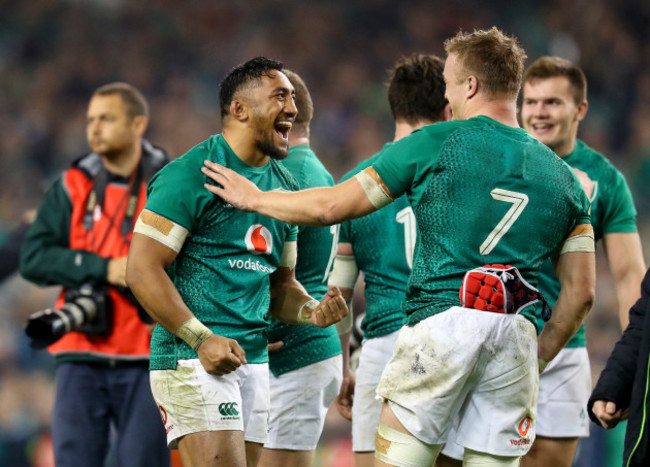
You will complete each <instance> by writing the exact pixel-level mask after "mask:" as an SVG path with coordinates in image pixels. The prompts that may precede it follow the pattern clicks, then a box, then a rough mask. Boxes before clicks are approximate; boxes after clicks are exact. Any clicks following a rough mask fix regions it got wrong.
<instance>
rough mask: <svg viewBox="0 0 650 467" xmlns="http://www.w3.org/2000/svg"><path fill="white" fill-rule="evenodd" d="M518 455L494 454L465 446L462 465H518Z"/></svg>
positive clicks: (508, 466) (501, 466)
mask: <svg viewBox="0 0 650 467" xmlns="http://www.w3.org/2000/svg"><path fill="white" fill-rule="evenodd" d="M519 459H520V458H519V457H506V456H495V455H492V454H488V453H485V452H478V451H473V450H471V449H467V448H465V455H464V456H463V466H466V467H518V466H519Z"/></svg>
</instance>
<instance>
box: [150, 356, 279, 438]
mask: <svg viewBox="0 0 650 467" xmlns="http://www.w3.org/2000/svg"><path fill="white" fill-rule="evenodd" d="M149 379H150V382H151V392H152V393H153V397H154V399H155V401H156V404H158V409H159V410H160V415H161V416H162V419H163V423H164V424H165V430H166V432H167V445H168V446H169V448H170V449H177V445H178V440H179V438H181V437H182V436H185V435H188V434H191V433H198V432H201V431H224V430H235V431H243V432H244V439H245V440H246V441H250V442H253V443H265V442H266V441H267V439H268V418H269V366H268V364H267V363H259V364H254V363H249V364H246V365H242V366H240V367H239V368H237V369H236V370H235V371H233V372H232V373H228V374H227V375H223V376H215V375H211V374H209V373H207V372H206V371H205V369H204V368H203V365H201V362H200V361H199V359H192V360H179V361H178V364H177V366H176V369H175V370H152V371H151V372H150V378H149Z"/></svg>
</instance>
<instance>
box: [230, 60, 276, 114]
mask: <svg viewBox="0 0 650 467" xmlns="http://www.w3.org/2000/svg"><path fill="white" fill-rule="evenodd" d="M283 66H284V65H283V64H282V62H278V61H277V60H271V59H270V58H265V57H255V58H252V59H250V60H249V61H247V62H246V63H244V64H242V65H238V66H236V67H235V68H233V69H232V70H231V71H230V73H228V75H227V76H226V77H225V78H224V79H223V80H222V81H221V83H220V84H219V107H220V108H221V118H223V117H225V116H226V115H228V114H229V113H230V103H231V102H232V99H233V96H234V95H235V93H236V92H237V91H239V90H240V89H241V88H242V87H244V86H246V85H247V84H249V83H250V82H251V81H254V80H259V79H260V78H261V77H262V76H268V77H272V76H273V71H282V67H283Z"/></svg>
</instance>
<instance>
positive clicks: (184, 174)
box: [145, 135, 297, 370]
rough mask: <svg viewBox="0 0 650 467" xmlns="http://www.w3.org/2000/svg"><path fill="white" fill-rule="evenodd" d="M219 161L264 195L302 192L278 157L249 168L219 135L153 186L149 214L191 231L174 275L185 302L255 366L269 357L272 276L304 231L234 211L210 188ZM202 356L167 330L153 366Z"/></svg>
mask: <svg viewBox="0 0 650 467" xmlns="http://www.w3.org/2000/svg"><path fill="white" fill-rule="evenodd" d="M206 159H208V160H211V161H213V162H216V163H218V164H221V165H223V166H225V167H229V168H230V169H232V170H235V171H236V172H238V173H240V174H242V175H243V176H245V177H246V178H248V179H249V180H251V181H253V182H254V183H255V184H256V185H257V186H258V187H259V188H260V189H261V190H264V191H268V190H277V189H282V190H295V189H297V185H296V183H295V181H294V179H293V177H291V175H290V174H289V173H288V172H287V171H286V169H285V168H284V167H282V165H281V164H280V163H279V162H277V161H275V160H273V159H270V160H269V162H268V163H267V164H266V165H264V166H263V167H252V166H249V165H247V164H245V163H244V162H242V161H241V160H240V159H239V158H238V157H237V156H236V155H235V154H234V153H233V152H232V150H231V149H230V147H229V146H228V144H227V143H226V141H225V140H224V139H223V137H222V136H221V135H214V136H212V137H210V138H209V139H208V140H206V141H204V142H203V143H201V144H199V145H198V146H195V147H194V148H193V149H191V150H190V151H189V152H188V153H187V154H185V155H184V156H182V157H180V158H179V159H176V160H175V161H173V162H172V163H170V164H169V165H168V166H167V167H165V169H164V170H161V171H160V172H159V173H158V174H157V176H156V177H154V178H153V179H152V181H151V183H150V184H149V190H148V198H147V205H146V207H145V209H147V210H149V211H152V212H154V213H156V214H158V215H160V216H163V217H165V218H167V219H169V220H171V221H173V222H175V223H177V224H179V225H181V226H183V227H184V228H186V229H187V230H189V231H190V233H191V237H189V238H188V239H187V240H186V241H185V244H184V245H183V248H182V249H181V251H180V253H179V254H178V256H177V257H176V260H175V261H174V263H172V264H171V265H170V267H169V268H168V270H167V273H168V274H169V277H170V278H171V279H172V281H173V282H174V285H175V286H176V288H177V289H178V291H179V293H180V295H181V297H182V298H183V301H184V302H185V304H186V305H187V306H188V307H189V309H190V310H192V312H193V313H194V315H195V316H196V317H197V318H198V319H199V320H200V321H201V322H202V323H203V324H205V325H206V326H207V327H209V328H210V329H211V330H212V331H213V332H214V333H215V334H218V335H221V336H226V337H229V338H231V339H235V340H236V341H237V342H238V343H239V345H241V347H242V348H243V349H244V351H245V352H246V360H247V361H248V363H264V362H266V361H267V359H268V355H267V350H266V347H267V339H266V334H265V331H266V328H267V326H268V321H267V319H266V317H265V316H266V313H267V312H268V309H269V304H270V294H269V275H270V274H271V273H273V272H274V271H275V270H276V269H277V267H278V265H279V263H280V258H281V255H282V251H283V248H284V244H285V242H292V241H295V240H296V233H297V228H296V227H295V226H291V225H289V224H285V223H283V222H279V221H276V220H273V219H271V218H268V217H264V216H262V215H259V214H256V213H248V212H243V211H240V210H238V209H233V207H232V206H230V205H229V204H226V203H224V202H223V201H222V200H221V199H220V198H218V197H216V196H214V195H213V194H212V193H210V192H209V191H208V190H206V189H205V188H204V187H203V184H204V183H211V181H210V179H208V178H207V177H206V176H205V175H203V173H202V172H201V167H202V166H203V161H204V160H206ZM192 358H197V355H196V352H195V351H194V350H193V349H192V348H191V347H190V346H189V345H187V344H186V343H185V342H183V341H182V340H181V339H179V338H177V337H176V336H174V335H173V334H171V333H170V332H169V331H167V330H166V329H164V328H163V327H162V326H156V329H155V330H154V334H153V337H152V341H151V360H150V361H151V363H150V368H151V369H154V370H165V369H174V368H176V362H177V361H178V360H180V359H192Z"/></svg>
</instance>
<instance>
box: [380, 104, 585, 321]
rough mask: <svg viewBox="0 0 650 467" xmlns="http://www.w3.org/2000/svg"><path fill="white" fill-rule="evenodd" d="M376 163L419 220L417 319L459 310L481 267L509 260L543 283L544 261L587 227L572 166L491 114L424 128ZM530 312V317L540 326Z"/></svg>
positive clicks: (411, 312) (413, 296)
mask: <svg viewBox="0 0 650 467" xmlns="http://www.w3.org/2000/svg"><path fill="white" fill-rule="evenodd" d="M373 167H374V169H375V170H376V171H377V173H378V174H379V177H380V178H381V180H382V181H383V183H384V184H385V185H386V187H387V188H388V190H390V192H391V194H392V196H393V198H395V199H396V198H398V197H399V196H401V195H402V194H404V193H406V194H407V196H408V199H409V201H410V203H411V206H412V208H413V212H414V214H415V218H416V221H417V228H418V236H417V237H418V240H417V244H416V247H415V253H414V259H413V271H412V273H411V276H410V278H409V284H408V288H407V294H406V302H405V311H406V314H407V315H408V323H409V324H411V325H413V324H415V323H417V322H419V321H420V320H422V319H424V318H427V317H429V316H431V315H434V314H436V313H439V312H442V311H444V310H446V309H448V308H450V307H452V306H457V305H458V304H459V300H458V290H459V287H460V285H461V281H462V278H463V275H464V274H465V272H467V271H468V270H469V269H473V268H475V267H477V266H482V265H485V264H495V263H501V264H511V265H513V266H516V267H517V268H518V269H519V270H520V272H521V273H522V275H523V276H524V278H525V279H526V280H527V281H529V282H531V283H532V284H533V285H536V283H537V278H538V275H539V269H540V267H541V266H542V264H543V262H544V260H546V259H547V258H549V257H550V256H551V255H552V254H553V253H554V252H555V253H557V252H559V248H560V247H561V245H562V243H563V241H564V240H565V239H566V238H567V236H568V235H569V233H570V232H571V231H572V230H573V229H574V227H575V226H576V225H580V224H588V223H589V213H588V210H589V201H588V199H587V197H586V195H585V193H584V191H583V190H582V186H581V185H580V182H579V181H578V179H577V177H576V176H575V174H574V173H573V171H572V170H571V168H570V167H569V166H568V165H567V164H566V163H564V162H563V161H562V160H561V159H560V158H559V157H558V156H556V155H555V154H554V153H553V152H552V151H551V150H550V149H548V148H547V147H546V146H544V145H543V144H541V143H539V142H538V141H537V140H536V139H534V138H533V137H532V136H530V135H528V133H526V132H525V131H524V130H523V129H520V128H513V127H509V126H507V125H503V124H501V123H499V122H497V121H495V120H493V119H491V118H488V117H485V116H479V117H474V118H471V119H469V120H462V121H451V122H444V123H436V124H433V125H429V126H426V127H423V128H422V129H420V130H417V131H415V132H413V133H412V134H411V135H409V136H408V137H406V138H403V139H402V140H400V141H398V142H396V143H394V144H393V145H391V146H390V147H388V148H386V149H385V150H384V151H383V152H382V153H381V156H380V157H379V158H378V160H377V161H376V162H375V163H374V164H373ZM531 308H533V307H529V308H528V309H526V311H525V312H524V315H525V316H526V317H527V318H528V319H530V321H531V322H533V324H536V320H535V312H534V310H531Z"/></svg>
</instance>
